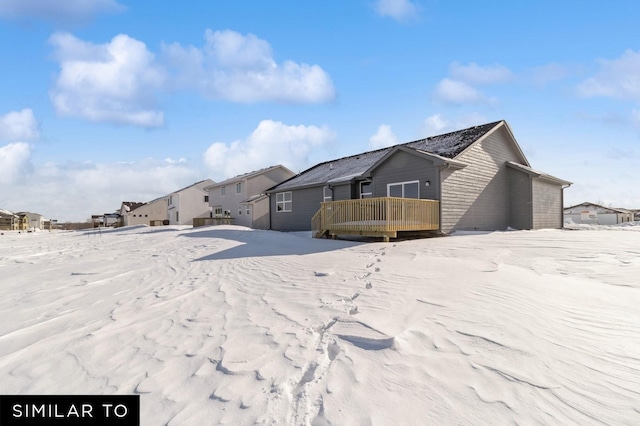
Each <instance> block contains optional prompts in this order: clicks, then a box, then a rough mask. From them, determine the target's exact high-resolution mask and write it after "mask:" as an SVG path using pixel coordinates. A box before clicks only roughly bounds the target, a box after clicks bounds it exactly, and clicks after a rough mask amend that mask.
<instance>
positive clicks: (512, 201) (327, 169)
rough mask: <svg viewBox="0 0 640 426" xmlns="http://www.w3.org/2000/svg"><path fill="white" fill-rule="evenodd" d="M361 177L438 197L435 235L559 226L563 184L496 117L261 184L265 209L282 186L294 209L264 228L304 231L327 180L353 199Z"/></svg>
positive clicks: (337, 194) (378, 191)
mask: <svg viewBox="0 0 640 426" xmlns="http://www.w3.org/2000/svg"><path fill="white" fill-rule="evenodd" d="M323 179H325V180H323ZM363 180H370V181H371V192H372V196H373V197H386V196H388V185H389V184H394V183H407V182H415V181H418V188H419V194H418V196H419V197H420V198H421V199H432V200H439V201H440V231H441V232H443V233H451V232H453V231H456V230H485V231H490V230H504V229H507V228H509V227H512V228H516V229H539V228H561V227H562V204H563V199H562V197H563V189H564V186H565V185H570V184H571V183H570V182H567V181H564V180H562V179H558V178H555V177H553V176H550V175H546V174H544V173H542V172H538V171H535V170H533V169H531V167H530V166H529V162H528V161H527V159H526V158H525V156H524V154H523V152H522V151H521V149H520V147H519V146H518V143H517V142H516V140H515V138H514V137H513V135H512V133H511V130H510V128H509V126H508V125H507V124H506V122H504V121H501V122H496V123H489V124H486V125H482V126H476V127H473V128H469V129H465V130H461V131H457V132H452V133H448V134H445V135H440V136H434V137H431V138H427V139H423V140H420V141H415V142H410V143H407V144H401V145H397V146H394V147H391V148H390V149H389V150H386V151H384V150H376V151H369V152H366V153H362V154H358V155H356V156H350V157H344V158H341V159H337V160H334V161H331V162H324V163H320V164H318V165H317V166H314V167H312V168H311V169H309V170H308V171H305V172H303V173H301V174H300V175H298V176H296V177H294V178H292V179H291V180H289V181H287V182H284V183H283V185H282V186H281V187H280V190H278V188H279V187H275V188H273V189H272V190H269V193H270V194H271V201H270V206H271V211H272V212H275V211H276V203H275V195H276V193H277V192H279V191H282V192H284V191H287V190H288V191H290V192H291V193H292V197H293V213H294V214H287V213H284V212H282V213H272V221H271V229H275V230H285V231H286V230H308V229H310V227H311V218H312V217H313V215H314V214H315V213H316V212H317V211H318V209H319V208H320V202H322V201H323V188H324V185H325V184H327V182H328V184H329V185H330V186H331V187H332V195H333V201H341V200H347V199H357V198H360V182H362V181H363ZM347 182H349V183H347ZM427 183H428V184H427ZM285 188H287V189H285ZM276 216H280V217H276ZM288 216H291V217H288Z"/></svg>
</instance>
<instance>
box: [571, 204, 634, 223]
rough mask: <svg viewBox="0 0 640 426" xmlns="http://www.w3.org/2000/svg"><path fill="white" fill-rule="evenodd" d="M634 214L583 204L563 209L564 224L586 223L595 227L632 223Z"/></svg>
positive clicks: (597, 205) (622, 210) (618, 209)
mask: <svg viewBox="0 0 640 426" xmlns="http://www.w3.org/2000/svg"><path fill="white" fill-rule="evenodd" d="M633 220H635V219H634V214H633V212H632V211H630V210H627V209H620V208H614V207H605V206H601V205H599V204H595V203H590V202H584V203H581V204H576V205H575V206H571V207H567V208H565V209H564V222H565V223H587V224H596V225H617V224H619V223H625V222H632V221H633Z"/></svg>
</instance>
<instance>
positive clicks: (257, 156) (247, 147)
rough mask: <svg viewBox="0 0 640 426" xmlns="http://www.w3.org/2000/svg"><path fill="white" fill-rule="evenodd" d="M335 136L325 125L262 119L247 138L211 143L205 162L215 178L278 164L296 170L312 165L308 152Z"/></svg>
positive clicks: (224, 177)
mask: <svg viewBox="0 0 640 426" xmlns="http://www.w3.org/2000/svg"><path fill="white" fill-rule="evenodd" d="M334 139H335V133H334V132H332V131H331V130H329V129H328V128H326V127H317V126H303V125H299V126H288V125H286V124H283V123H281V122H279V121H272V120H263V121H261V122H260V124H258V127H257V128H256V129H255V130H254V131H253V133H251V135H249V137H248V138H246V139H244V140H237V141H234V142H231V143H224V142H216V143H214V144H212V145H211V146H210V147H209V148H208V149H207V150H206V152H205V153H204V163H205V164H206V165H207V166H208V167H209V168H210V169H211V170H212V172H213V174H214V179H215V180H223V179H226V178H229V177H232V176H235V175H238V174H241V173H245V172H248V171H251V170H257V169H260V168H263V167H269V166H272V165H275V164H282V165H284V166H285V167H288V168H289V169H291V170H294V171H295V170H300V169H302V168H306V167H309V166H310V164H309V155H310V154H311V153H312V152H313V151H314V150H316V149H318V148H320V147H322V146H325V145H326V144H328V143H329V142H331V141H333V140H334Z"/></svg>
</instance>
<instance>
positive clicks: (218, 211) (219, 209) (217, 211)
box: [213, 207, 222, 217]
mask: <svg viewBox="0 0 640 426" xmlns="http://www.w3.org/2000/svg"><path fill="white" fill-rule="evenodd" d="M213 215H214V217H220V216H222V207H216V208H215V209H213Z"/></svg>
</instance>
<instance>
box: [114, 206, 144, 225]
mask: <svg viewBox="0 0 640 426" xmlns="http://www.w3.org/2000/svg"><path fill="white" fill-rule="evenodd" d="M142 205H144V203H143V202H140V201H123V202H122V204H121V205H120V210H119V211H118V213H119V214H120V224H119V225H120V226H129V225H133V224H132V223H129V220H128V219H129V217H130V213H132V212H133V211H134V210H136V209H137V208H138V207H140V206H142Z"/></svg>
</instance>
